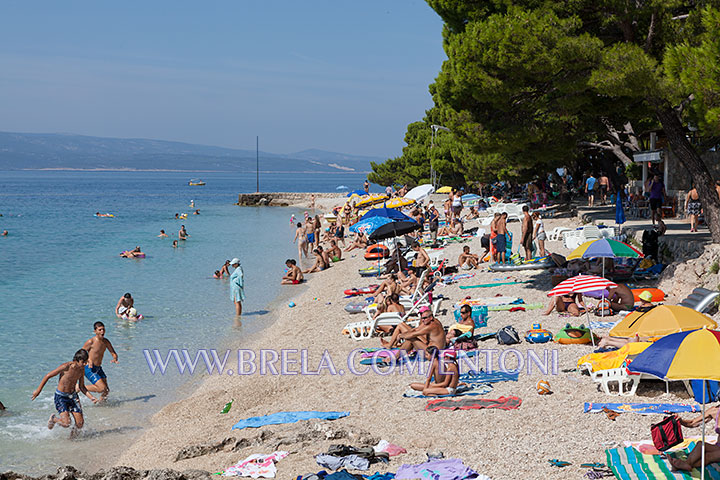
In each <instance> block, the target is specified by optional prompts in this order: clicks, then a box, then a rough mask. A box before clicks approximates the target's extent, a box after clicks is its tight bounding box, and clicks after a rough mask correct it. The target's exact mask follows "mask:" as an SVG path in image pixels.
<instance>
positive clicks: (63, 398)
mask: <svg viewBox="0 0 720 480" xmlns="http://www.w3.org/2000/svg"><path fill="white" fill-rule="evenodd" d="M87 362H88V352H87V351H86V350H83V349H80V350H78V351H77V352H75V355H74V356H73V359H72V361H71V362H65V363H63V364H62V365H60V366H59V367H57V368H56V369H55V370H53V371H51V372H49V373H48V374H47V375H45V376H44V377H43V379H42V382H40V386H38V388H37V389H35V391H34V392H33V394H32V397H30V400H31V401H32V400H35V399H36V398H37V397H38V395H40V392H42V389H43V388H44V387H45V384H46V383H47V381H48V380H50V379H51V378H52V377H54V376H55V375H60V378H59V379H58V386H57V389H56V390H55V409H56V410H57V412H58V415H57V416H56V415H55V414H52V415H50V419H49V420H48V424H47V426H48V429H50V430H52V429H53V427H54V426H55V424H56V423H57V424H58V425H60V426H61V427H63V428H68V427H69V426H70V424H71V423H72V422H71V420H70V414H71V413H72V416H73V418H74V419H75V428H73V430H72V433H71V436H73V437H74V436H75V435H76V434H77V431H78V430H79V429H81V428H82V427H83V424H84V423H85V420H84V418H83V413H82V406H81V405H80V398H78V394H77V392H76V391H75V387H76V385H77V388H78V390H80V391H81V392H82V393H83V394H85V395H86V396H87V397H88V398H89V399H90V400H91V401H92V402H93V403H97V401H98V400H97V398H95V397H93V396H92V395H90V394H89V393H88V391H87V388H85V382H83V373H84V371H85V367H86V365H87Z"/></svg>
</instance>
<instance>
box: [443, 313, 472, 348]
mask: <svg viewBox="0 0 720 480" xmlns="http://www.w3.org/2000/svg"><path fill="white" fill-rule="evenodd" d="M467 332H470V337H472V336H473V335H475V320H473V318H472V307H471V306H470V305H463V306H462V307H460V320H459V321H458V322H457V323H454V324H452V325H450V327H448V333H447V335H446V336H445V340H446V341H447V342H448V344H450V342H451V341H453V340H454V339H456V338H457V337H459V336H460V335H463V334H465V333H467Z"/></svg>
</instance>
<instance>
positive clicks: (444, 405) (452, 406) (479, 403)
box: [425, 397, 522, 412]
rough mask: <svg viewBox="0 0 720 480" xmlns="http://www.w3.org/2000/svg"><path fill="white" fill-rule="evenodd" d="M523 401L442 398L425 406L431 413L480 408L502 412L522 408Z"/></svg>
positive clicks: (515, 398) (513, 399) (513, 398)
mask: <svg viewBox="0 0 720 480" xmlns="http://www.w3.org/2000/svg"><path fill="white" fill-rule="evenodd" d="M520 404H522V400H520V399H519V398H518V397H500V398H498V399H490V398H459V399H457V400H453V399H449V398H440V399H437V400H430V401H429V402H428V404H427V405H426V406H425V410H427V411H429V412H437V411H438V410H476V409H480V408H499V409H501V410H515V409H516V408H519V407H520Z"/></svg>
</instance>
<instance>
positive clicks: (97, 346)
mask: <svg viewBox="0 0 720 480" xmlns="http://www.w3.org/2000/svg"><path fill="white" fill-rule="evenodd" d="M93 328H94V329H95V336H94V337H92V338H90V339H89V340H88V341H87V342H85V345H83V349H85V350H87V352H88V356H89V361H88V362H87V365H86V366H85V377H86V378H87V379H88V382H90V383H92V385H88V387H87V389H88V390H89V391H91V392H98V393H100V401H101V402H104V401H105V400H106V399H107V396H108V394H109V393H110V388H109V387H108V382H107V376H105V372H104V371H103V369H102V361H103V356H104V355H105V350H110V354H111V355H112V357H113V358H112V360H111V362H112V363H118V356H117V353H115V349H114V348H113V346H112V344H111V343H110V340H108V339H107V338H105V325H104V324H103V323H102V322H95V324H94V325H93Z"/></svg>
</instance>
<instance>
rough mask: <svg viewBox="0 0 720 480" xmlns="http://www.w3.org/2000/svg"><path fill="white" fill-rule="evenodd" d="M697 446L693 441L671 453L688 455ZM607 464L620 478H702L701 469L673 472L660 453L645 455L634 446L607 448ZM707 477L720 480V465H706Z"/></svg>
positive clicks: (635, 479)
mask: <svg viewBox="0 0 720 480" xmlns="http://www.w3.org/2000/svg"><path fill="white" fill-rule="evenodd" d="M694 446H695V444H694V443H692V444H691V445H690V446H689V447H688V448H687V449H686V450H683V451H682V452H678V453H674V454H671V455H679V456H681V457H684V456H687V454H688V452H690V451H691V450H692V449H693V447H694ZM605 456H606V458H607V465H608V467H610V469H611V470H612V472H613V473H614V474H615V478H617V479H618V480H654V479H667V480H690V479H694V478H700V470H699V469H697V468H696V469H695V470H693V471H692V472H680V471H677V472H673V471H672V466H671V465H670V464H669V463H668V461H667V460H666V459H665V458H663V457H662V456H660V455H644V454H642V453H640V452H639V451H637V450H635V449H634V448H632V447H625V448H611V449H609V450H605ZM705 478H706V479H708V480H711V479H712V480H720V465H719V464H717V463H714V464H712V465H708V466H707V467H705Z"/></svg>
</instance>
